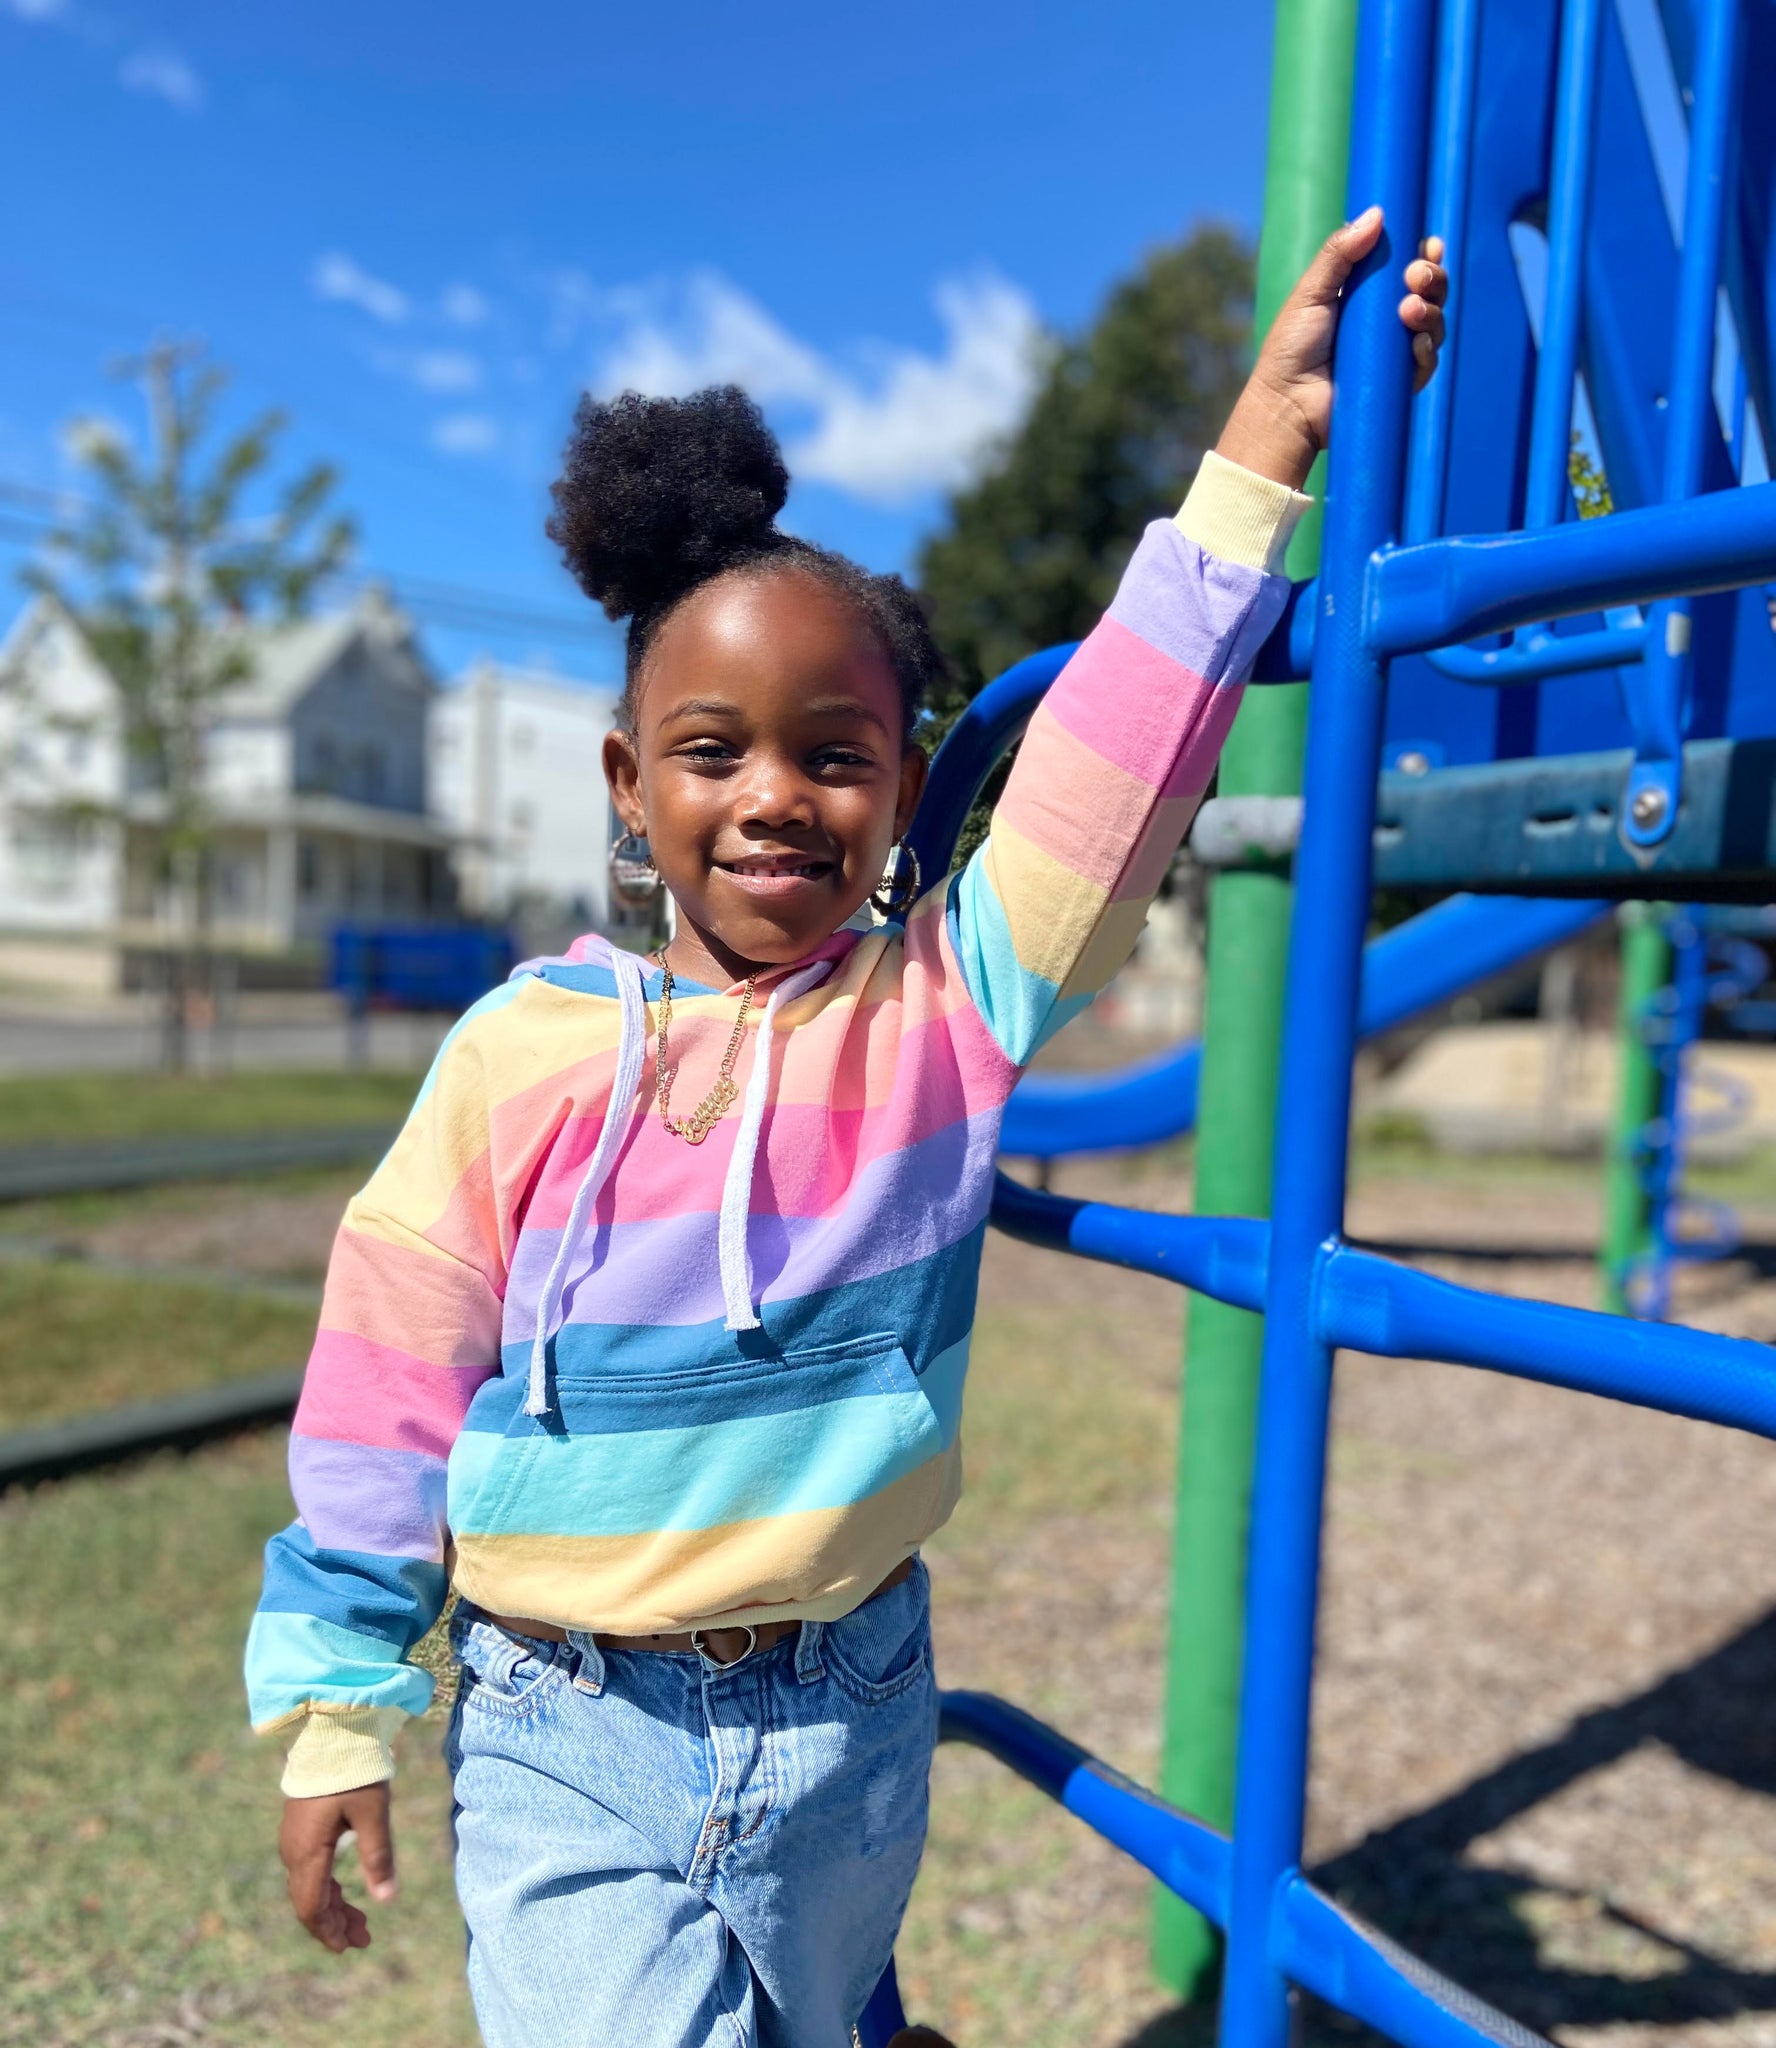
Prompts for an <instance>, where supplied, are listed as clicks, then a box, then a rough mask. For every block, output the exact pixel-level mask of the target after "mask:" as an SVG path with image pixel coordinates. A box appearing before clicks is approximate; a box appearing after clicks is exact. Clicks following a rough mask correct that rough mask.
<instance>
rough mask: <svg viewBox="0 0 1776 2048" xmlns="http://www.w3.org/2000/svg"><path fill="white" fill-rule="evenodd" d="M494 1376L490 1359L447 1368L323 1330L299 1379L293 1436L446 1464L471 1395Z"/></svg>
mask: <svg viewBox="0 0 1776 2048" xmlns="http://www.w3.org/2000/svg"><path fill="white" fill-rule="evenodd" d="M498 1370H499V1365H498V1361H497V1356H496V1357H495V1358H494V1359H492V1360H490V1361H489V1362H488V1363H487V1364H485V1365H472V1366H457V1367H455V1368H454V1369H452V1368H448V1367H440V1366H436V1365H428V1364H427V1363H426V1362H425V1360H424V1359H421V1358H415V1357H413V1356H412V1355H411V1353H409V1352H405V1351H396V1350H395V1349H393V1348H392V1347H391V1346H390V1345H387V1344H374V1343H372V1342H370V1341H369V1340H368V1339H367V1338H364V1337H358V1336H354V1335H353V1334H352V1333H351V1332H350V1331H347V1330H327V1329H323V1330H322V1331H321V1332H320V1334H319V1335H318V1336H317V1337H316V1338H315V1346H314V1350H313V1352H312V1353H311V1354H310V1356H309V1361H308V1371H307V1372H306V1373H305V1374H304V1375H303V1380H302V1400H301V1402H300V1403H299V1405H298V1407H297V1409H296V1421H295V1430H296V1434H297V1435H298V1436H305V1437H321V1438H326V1439H329V1440H330V1441H332V1442H334V1443H346V1444H367V1445H370V1446H371V1447H373V1448H375V1449H377V1450H385V1451H423V1452H424V1453H426V1454H427V1455H428V1456H430V1457H435V1458H443V1457H448V1456H449V1453H450V1446H451V1445H452V1444H453V1443H455V1441H456V1439H457V1434H458V1432H459V1431H460V1430H461V1428H462V1420H463V1417H464V1416H465V1415H466V1414H467V1413H468V1412H469V1403H470V1402H471V1401H472V1400H473V1399H474V1397H475V1390H476V1388H477V1387H480V1386H483V1385H485V1383H486V1382H487V1381H488V1380H490V1379H491V1378H492V1377H493V1375H494V1374H495V1373H496V1372H497V1371H498Z"/></svg>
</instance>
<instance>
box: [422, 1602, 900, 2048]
mask: <svg viewBox="0 0 1776 2048" xmlns="http://www.w3.org/2000/svg"><path fill="white" fill-rule="evenodd" d="M452 1641H453V1643H454V1646H455V1648H456V1652H457V1655H458V1656H459V1657H460V1658H461V1659H462V1663H463V1673H462V1684H461V1687H460V1690H459V1693H458V1697H457V1704H456V1711H455V1712H454V1714H453V1715H452V1716H451V1721H450V1731H449V1733H448V1735H447V1736H446V1738H445V1746H444V1748H445V1758H446V1761H447V1762H448V1763H449V1765H450V1768H451V1772H452V1775H453V1777H454V1779H455V1788H456V1844H457V1848H456V1883H457V1893H458V1896H459V1897H460V1898H461V1900H462V1908H463V1915H464V1918H465V1919H466V1920H467V1922H468V1935H469V1990H470V1993H471V1995H472V1996H473V1998H474V2001H475V2015H476V2018H477V2019H478V2020H479V2022H480V2025H481V2033H482V2037H483V2039H484V2040H485V2041H486V2043H487V2044H488V2048H718V2044H719V2048H846V2044H848V2043H849V2041H850V2039H851V2028H852V2026H853V2024H854V2022H855V2021H856V2019H857V2017H858V2015H859V2013H860V2012H861V2011H862V2010H863V2007H864V2004H865V2003H866V2001H867V2000H868V1998H869V1995H870V1992H871V1991H872V1990H873V1989H874V1988H875V1983H876V1980H877V1978H878V1977H879V1976H880V1975H881V1973H882V1971H883V1969H884V1968H885V1967H886V1965H887V1962H888V1959H889V1956H890V1954H891V1953H892V1951H893V1947H894V1937H895V1934H896V1932H897V1931H898V1929H899V1927H900V1921H901V1915H902V1914H903V1913H904V1912H905V1910H906V1903H907V1897H908V1894H909V1893H910V1892H911V1890H912V1885H913V1876H914V1873H915V1872H916V1871H917V1869H918V1866H919V1855H920V1851H921V1850H922V1848H923V1847H924V1842H925V1824H926V1816H927V1811H928V1805H929V1791H928V1787H929V1778H930V1769H931V1752H932V1748H933V1745H934V1743H935V1742H936V1739H937V1686H936V1680H935V1678H934V1676H933V1673H932V1666H931V1624H930V1589H929V1582H928V1580H927V1579H926V1576H925V1569H924V1566H923V1565H919V1564H915V1566H914V1568H913V1571H912V1574H911V1575H910V1576H909V1577H908V1578H906V1579H904V1580H903V1581H902V1582H901V1583H900V1584H899V1585H898V1586H894V1587H891V1588H890V1589H889V1590H888V1591H887V1592H886V1593H883V1594H879V1595H878V1596H877V1597H876V1598H875V1599H873V1600H869V1601H866V1602H865V1603H864V1605H863V1606H862V1607H859V1608H857V1609H856V1610H855V1611H854V1612H852V1613H850V1614H848V1615H846V1616H845V1618H844V1619H843V1620H842V1621H836V1622H826V1623H820V1622H807V1623H804V1624H803V1626H802V1628H801V1630H800V1631H799V1633H798V1634H796V1635H794V1636H791V1637H789V1638H788V1639H787V1640H785V1641H783V1642H780V1643H777V1644H774V1645H773V1646H772V1647H771V1648H770V1649H768V1650H762V1651H755V1652H754V1653H753V1654H752V1655H751V1656H749V1657H745V1658H743V1659H741V1660H740V1661H739V1662H738V1663H736V1664H730V1665H727V1666H722V1665H717V1664H714V1663H712V1662H710V1661H709V1660H708V1659H706V1658H704V1657H702V1656H698V1655H683V1656H679V1655H674V1654H671V1653H669V1652H663V1651H613V1650H600V1649H599V1648H598V1647H597V1645H596V1644H595V1643H594V1642H593V1641H592V1639H591V1638H590V1637H589V1636H573V1637H571V1638H570V1639H569V1640H568V1641H567V1642H566V1643H543V1642H533V1641H532V1640H530V1639H529V1638H528V1637H523V1636H516V1635H510V1634H508V1633H506V1632H505V1631H504V1630H502V1629H499V1628H496V1627H495V1626H494V1625H493V1624H492V1623H491V1622H489V1621H487V1620H486V1619H485V1617H483V1616H482V1615H481V1614H480V1613H479V1612H478V1610H476V1609H475V1608H473V1607H470V1606H464V1607H462V1608H460V1609H459V1610H458V1613H457V1616H456V1619H455V1622H454V1624H453V1628H452Z"/></svg>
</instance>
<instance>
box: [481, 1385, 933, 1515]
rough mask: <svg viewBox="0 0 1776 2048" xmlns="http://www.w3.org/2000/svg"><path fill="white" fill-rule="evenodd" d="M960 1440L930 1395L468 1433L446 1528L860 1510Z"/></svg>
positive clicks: (869, 1397)
mask: <svg viewBox="0 0 1776 2048" xmlns="http://www.w3.org/2000/svg"><path fill="white" fill-rule="evenodd" d="M952 1355H953V1354H951V1353H948V1352H946V1353H945V1354H944V1358H945V1359H948V1358H950V1357H951V1356H952ZM955 1377H956V1385H955V1387H954V1389H952V1388H951V1386H950V1385H949V1382H948V1378H947V1377H946V1379H945V1382H944V1384H943V1385H942V1387H941V1388H939V1389H938V1390H937V1391H938V1392H939V1393H940V1394H941V1396H942V1399H943V1401H944V1405H945V1407H946V1408H949V1409H956V1408H959V1407H960V1374H959V1372H958V1373H957V1374H956V1376H955ZM954 1433H955V1429H954V1423H953V1422H951V1423H950V1424H949V1426H948V1427H946V1426H945V1425H944V1422H943V1421H941V1420H940V1416H939V1412H938V1410H937V1409H936V1407H935V1406H934V1403H933V1401H932V1400H931V1399H928V1398H927V1395H926V1393H925V1391H924V1390H923V1388H922V1387H921V1389H920V1390H918V1391H913V1390H911V1389H909V1390H908V1391H906V1392H904V1393H895V1394H872V1395H866V1396H863V1397H860V1398H850V1399H846V1400H840V1401H828V1402H826V1403H824V1404H822V1405H821V1406H819V1407H816V1408H798V1409H792V1410H790V1411H788V1412H787V1413H785V1414H781V1415H759V1416H744V1417H739V1418H736V1419H734V1420H731V1421H725V1422H711V1423H704V1424H701V1425H699V1426H697V1427H696V1428H692V1429H649V1430H631V1431H625V1432H623V1433H622V1434H621V1435H612V1436H587V1437H576V1436H565V1437H556V1436H549V1435H546V1434H542V1433H539V1434H537V1435H535V1436H526V1437H496V1436H483V1435H479V1434H477V1433H474V1432H467V1431H465V1433H464V1434H463V1435H462V1436H460V1437H458V1438H457V1440H456V1445H455V1447H454V1449H453V1450H452V1451H451V1454H450V1497H451V1502H452V1510H451V1520H452V1523H453V1525H454V1526H455V1528H456V1529H457V1532H458V1533H459V1534H470V1535H476V1536H519V1535H522V1536H639V1535H648V1534H652V1533H653V1532H655V1531H663V1530H668V1529H719V1528H722V1527H724V1526H725V1525H726V1524H728V1523H730V1522H745V1521H757V1520H763V1519H766V1518H769V1517H771V1516H776V1515H794V1514H805V1513H807V1512H808V1511H809V1510H811V1509H818V1508H842V1507H852V1506H854V1505H855V1504H856V1503H857V1502H859V1501H862V1500H867V1499H868V1498H869V1497H870V1496H871V1495H872V1494H874V1493H879V1492H880V1491H881V1490H882V1488H883V1487H885V1486H889V1485H891V1484H892V1483H893V1482H894V1481H895V1480H896V1479H900V1478H903V1477H904V1476H905V1475H906V1474H907V1473H908V1472H911V1471H914V1470H916V1469H917V1467H919V1466H920V1465H923V1464H924V1463H925V1461H926V1460H927V1459H928V1458H932V1457H935V1456H936V1455H937V1453H938V1452H939V1451H941V1450H942V1449H943V1448H944V1446H945V1445H946V1443H948V1442H949V1441H950V1439H951V1438H952V1437H953V1436H954ZM484 1502H485V1503H486V1504H487V1505H486V1506H483V1503H484ZM458 1503H460V1507H459V1506H458Z"/></svg>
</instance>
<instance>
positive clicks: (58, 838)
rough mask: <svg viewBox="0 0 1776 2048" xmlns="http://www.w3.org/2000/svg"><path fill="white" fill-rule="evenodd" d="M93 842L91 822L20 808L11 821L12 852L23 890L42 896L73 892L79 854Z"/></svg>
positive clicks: (47, 896) (50, 896)
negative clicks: (21, 809)
mask: <svg viewBox="0 0 1776 2048" xmlns="http://www.w3.org/2000/svg"><path fill="white" fill-rule="evenodd" d="M91 844H92V821H91V820H90V819H87V818H70V817H66V816H62V815H58V814H57V813H55V812H53V811H21V812H20V813H19V814H18V816H17V817H16V818H14V820H13V824H12V853H13V860H14V862H15V864H16V865H17V868H18V876H19V883H20V886H21V887H22V888H23V889H24V891H25V893H26V894H27V895H30V896H36V897H39V898H45V899H51V900H53V899H55V898H57V897H62V896H69V895H72V894H73V892H74V886H75V882H76V880H77V871H78V868H79V865H80V860H81V856H82V855H83V854H84V853H85V852H86V851H87V849H88V848H89V847H90V846H91Z"/></svg>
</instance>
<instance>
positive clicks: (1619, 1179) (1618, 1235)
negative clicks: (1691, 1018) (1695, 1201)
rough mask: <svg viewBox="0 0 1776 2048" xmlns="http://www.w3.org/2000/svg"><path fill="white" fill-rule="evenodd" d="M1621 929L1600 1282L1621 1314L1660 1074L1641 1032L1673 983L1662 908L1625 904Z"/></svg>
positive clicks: (1642, 1234)
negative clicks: (1646, 1135)
mask: <svg viewBox="0 0 1776 2048" xmlns="http://www.w3.org/2000/svg"><path fill="white" fill-rule="evenodd" d="M1620 926H1621V935H1622V937H1621V961H1622V985H1621V995H1620V998H1619V999H1618V1002H1617V1005H1616V1062H1617V1064H1616V1114H1615V1121H1614V1124H1613V1125H1612V1127H1611V1131H1610V1142H1609V1150H1608V1152H1607V1154H1606V1155H1605V1159H1604V1170H1603V1171H1604V1178H1603V1244H1602V1247H1601V1250H1600V1253H1599V1262H1600V1271H1599V1273H1598V1281H1599V1284H1600V1287H1601V1290H1602V1295H1603V1305H1604V1307H1605V1308H1606V1309H1608V1310H1609V1311H1610V1312H1611V1313H1612V1314H1615V1315H1619V1316H1621V1315H1626V1314H1627V1313H1628V1300H1627V1296H1626V1294H1625V1292H1624V1290H1623V1286H1622V1279H1623V1275H1624V1274H1625V1273H1626V1272H1627V1270H1628V1262H1629V1261H1630V1260H1631V1259H1633V1258H1635V1257H1637V1256H1638V1255H1639V1253H1640V1252H1642V1251H1643V1250H1644V1249H1645V1248H1646V1242H1647V1227H1648V1222H1649V1218H1648V1215H1647V1199H1646V1190H1645V1188H1644V1187H1643V1186H1642V1184H1641V1178H1640V1159H1639V1146H1638V1142H1637V1141H1638V1138H1639V1135H1640V1132H1641V1130H1642V1129H1643V1128H1644V1127H1645V1126H1646V1125H1647V1124H1649V1123H1651V1122H1652V1120H1653V1118H1654V1117H1656V1116H1657V1115H1658V1113H1659V1070H1658V1068H1657V1067H1655V1066H1654V1064H1653V1058H1652V1054H1651V1053H1650V1052H1649V1051H1648V1049H1647V1042H1646V1034H1645V1032H1644V1031H1643V1029H1642V1028H1641V1026H1642V1020H1643V1019H1644V1017H1645V1015H1646V1008H1647V1005H1648V1004H1649V1003H1650V1002H1651V1001H1652V1000H1653V998H1654V997H1655V996H1656V995H1657V994H1658V993H1659V991H1660V990H1661V989H1662V988H1663V987H1664V986H1665V984H1666V983H1667V982H1668V981H1669V980H1670V979H1671V942H1670V940H1669V939H1667V938H1666V936H1665V913H1664V907H1663V906H1662V905H1660V904H1654V903H1624V904H1623V906H1622V909H1621V912H1620Z"/></svg>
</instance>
